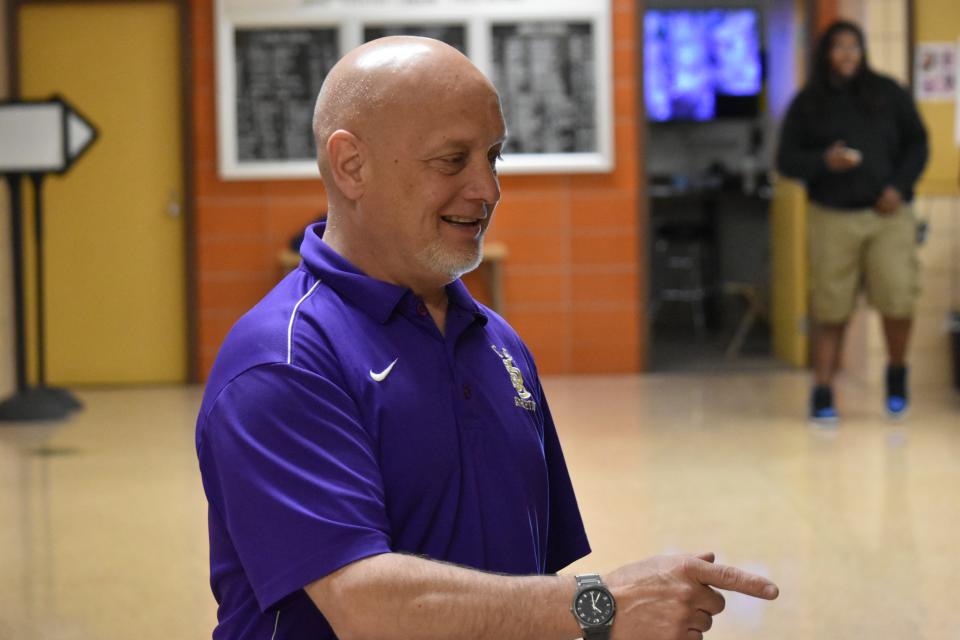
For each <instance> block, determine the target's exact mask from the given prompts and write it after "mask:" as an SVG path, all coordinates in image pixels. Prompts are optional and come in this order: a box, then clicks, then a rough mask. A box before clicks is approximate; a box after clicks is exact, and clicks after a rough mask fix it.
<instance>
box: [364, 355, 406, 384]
mask: <svg viewBox="0 0 960 640" xmlns="http://www.w3.org/2000/svg"><path fill="white" fill-rule="evenodd" d="M399 359H400V358H396V359H395V360H394V361H393V362H391V363H390V365H389V366H387V368H386V369H384V370H383V371H381V372H380V373H374V372H373V369H370V379H371V380H373V381H374V382H383V381H384V380H386V378H387V376H388V375H390V372H391V371H393V365H395V364H397V360H399Z"/></svg>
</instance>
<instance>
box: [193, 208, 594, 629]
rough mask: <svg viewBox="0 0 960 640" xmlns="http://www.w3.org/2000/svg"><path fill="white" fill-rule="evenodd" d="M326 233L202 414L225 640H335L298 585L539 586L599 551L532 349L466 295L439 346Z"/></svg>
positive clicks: (308, 245) (419, 307) (408, 297)
mask: <svg viewBox="0 0 960 640" xmlns="http://www.w3.org/2000/svg"><path fill="white" fill-rule="evenodd" d="M323 231H324V224H323V223H320V224H316V225H313V226H311V227H309V228H308V229H307V232H306V237H305V238H304V242H303V245H302V247H301V253H302V254H303V263H302V264H301V266H300V267H299V268H298V269H297V270H295V271H294V272H293V273H291V274H290V275H288V276H287V277H286V278H284V279H283V281H281V282H280V284H278V285H277V286H276V288H274V289H273V291H271V292H270V293H269V294H267V296H266V297H265V298H264V299H263V300H262V301H261V302H260V303H259V304H257V306H255V307H254V308H253V309H252V310H251V311H250V312H249V313H247V314H246V315H245V316H244V317H243V318H241V319H240V321H239V322H237V324H236V325H235V326H234V327H233V329H232V330H231V332H230V334H229V335H228V336H227V339H226V341H225V342H224V345H223V347H222V348H221V350H220V354H219V355H218V357H217V361H216V364H215V365H214V367H213V371H212V373H211V375H210V380H209V382H208V383H207V387H206V392H205V394H204V398H203V404H202V406H201V409H200V416H199V418H198V421H197V454H198V456H199V460H200V470H201V472H202V476H203V485H204V489H205V491H206V494H207V499H208V502H209V527H210V582H211V586H212V588H213V593H214V596H215V597H216V599H217V603H218V604H219V610H218V620H219V624H218V626H217V628H216V630H215V631H214V633H213V635H214V637H215V638H230V639H231V640H237V639H241V638H258V639H262V640H268V639H270V638H277V639H278V640H279V639H282V640H295V639H300V638H303V639H304V640H306V639H308V638H309V639H310V640H316V639H318V638H321V639H322V638H334V637H335V636H334V634H333V632H332V631H331V629H330V627H329V625H328V624H327V623H326V621H325V620H324V618H323V616H322V615H321V614H320V612H319V611H318V610H317V608H316V607H315V606H314V605H313V603H312V602H311V601H310V599H309V598H308V597H307V595H306V594H305V592H304V591H303V587H304V586H306V585H307V584H309V583H311V582H313V581H315V580H318V579H320V578H322V577H324V576H326V575H328V574H329V573H331V572H333V571H335V570H337V569H339V568H340V567H343V566H344V565H347V564H349V563H351V562H353V561H355V560H359V559H361V558H365V557H368V556H372V555H376V554H380V553H387V552H405V553H414V554H418V555H422V556H427V557H430V558H434V559H438V560H444V561H448V562H454V563H458V564H462V565H466V566H470V567H475V568H477V569H483V570H487V571H496V572H503V573H510V574H542V573H554V572H556V571H558V570H560V569H561V568H563V567H565V566H566V565H568V564H569V563H571V562H573V561H574V560H577V559H578V558H581V557H583V556H584V555H586V554H587V553H589V552H590V548H589V545H588V543H587V538H586V535H585V533H584V530H583V523H582V521H581V518H580V512H579V510H578V508H577V503H576V499H575V497H574V493H573V488H572V486H571V484H570V478H569V476H568V474H567V468H566V465H565V463H564V460H563V454H562V452H561V450H560V443H559V440H558V439H557V433H556V430H555V428H554V424H553V420H552V418H551V417H550V410H549V409H548V407H547V402H546V399H545V398H544V395H543V389H542V388H541V387H540V381H539V379H538V377H537V371H536V367H535V366H534V364H533V358H532V357H531V355H530V353H529V352H528V351H527V349H526V347H525V346H524V344H523V343H522V342H521V341H520V338H519V337H518V336H517V334H516V333H515V332H514V331H513V330H512V329H511V328H510V327H509V326H508V325H507V323H506V322H504V320H503V319H502V318H501V317H500V316H498V315H497V314H495V313H493V312H492V311H490V310H489V309H486V308H485V307H483V306H482V305H480V304H478V303H477V302H476V301H475V300H473V298H472V297H471V296H470V294H469V293H468V292H467V289H466V288H465V287H464V286H463V284H462V283H461V282H460V281H456V282H454V283H453V284H451V285H449V286H448V287H447V293H448V296H449V300H450V307H449V311H448V313H447V326H446V332H445V335H441V333H440V332H439V331H438V330H437V327H436V325H435V324H434V323H433V320H432V319H431V317H430V315H429V313H428V312H427V310H426V307H425V306H424V305H423V302H422V300H420V299H419V298H418V297H417V296H416V295H414V294H413V292H411V291H410V290H409V289H404V288H402V287H398V286H395V285H392V284H388V283H386V282H382V281H379V280H374V279H373V278H369V277H367V276H366V275H364V274H363V273H362V272H361V271H359V270H358V269H357V268H356V267H354V266H352V265H351V264H350V263H349V262H347V261H346V260H345V259H344V258H342V257H341V256H339V255H338V254H337V253H336V252H334V251H333V250H332V249H331V248H330V247H329V246H328V245H326V244H325V243H324V242H323V240H321V236H322V235H323Z"/></svg>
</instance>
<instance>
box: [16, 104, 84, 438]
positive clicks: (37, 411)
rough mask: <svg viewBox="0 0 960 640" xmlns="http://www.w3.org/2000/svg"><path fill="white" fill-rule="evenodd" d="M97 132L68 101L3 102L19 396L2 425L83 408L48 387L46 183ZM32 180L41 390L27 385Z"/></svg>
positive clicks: (52, 417) (54, 416) (61, 391)
mask: <svg viewBox="0 0 960 640" xmlns="http://www.w3.org/2000/svg"><path fill="white" fill-rule="evenodd" d="M96 137H97V130H96V129H95V128H94V127H93V125H91V124H90V122H88V121H87V120H86V119H85V118H84V117H83V116H81V115H80V114H79V113H77V111H76V110H75V109H74V108H73V107H72V106H71V105H70V104H69V103H68V102H67V101H66V100H64V99H63V98H60V97H56V96H55V97H53V98H51V99H49V100H42V101H41V100H33V101H12V102H2V103H0V140H3V144H2V145H0V174H3V175H4V177H5V178H6V179H7V183H8V184H9V186H10V204H11V207H10V227H11V243H12V245H13V251H12V257H13V280H14V282H13V295H14V327H15V328H14V333H15V340H16V357H15V361H16V381H17V388H16V390H15V392H14V395H13V396H11V397H9V398H7V399H6V400H4V401H3V402H0V421H21V420H56V419H60V418H64V417H66V416H67V415H68V414H69V413H70V412H71V411H73V410H75V409H79V408H80V406H81V405H80V402H79V401H78V400H77V399H76V398H74V397H73V395H72V394H71V393H70V392H68V391H67V390H65V389H56V388H52V387H48V386H47V383H46V353H45V345H44V343H45V336H44V332H45V323H44V296H43V179H44V177H45V176H46V175H48V174H50V173H57V174H64V173H66V172H67V171H68V170H69V169H70V167H71V166H73V163H74V162H76V161H77V159H78V158H79V157H80V156H81V155H83V153H84V152H85V151H86V150H87V149H88V148H89V147H90V145H91V144H93V142H94V140H96ZM24 176H29V177H30V182H31V183H32V185H33V191H34V194H33V195H34V198H33V202H34V225H35V226H34V231H35V233H34V242H35V244H36V247H35V251H34V256H35V264H36V267H35V269H36V291H37V296H36V301H37V315H36V319H37V328H36V330H37V385H36V386H34V387H32V388H31V387H30V386H29V385H28V384H27V372H26V363H27V355H26V351H27V349H26V330H25V329H26V320H25V313H26V304H25V302H24V295H23V292H24V288H25V279H26V276H25V273H24V269H23V212H22V191H21V185H22V181H23V177H24Z"/></svg>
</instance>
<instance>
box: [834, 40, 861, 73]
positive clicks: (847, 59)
mask: <svg viewBox="0 0 960 640" xmlns="http://www.w3.org/2000/svg"><path fill="white" fill-rule="evenodd" d="M862 61H863V51H862V50H861V49H860V41H859V40H858V39H857V36H856V35H855V34H853V33H851V32H849V31H840V32H838V33H837V34H836V35H835V36H833V42H832V43H831V45H830V66H831V67H832V68H833V70H834V71H835V72H836V73H837V75H839V76H840V77H841V78H852V77H853V76H854V75H855V74H856V73H857V70H858V69H860V63H861V62H862Z"/></svg>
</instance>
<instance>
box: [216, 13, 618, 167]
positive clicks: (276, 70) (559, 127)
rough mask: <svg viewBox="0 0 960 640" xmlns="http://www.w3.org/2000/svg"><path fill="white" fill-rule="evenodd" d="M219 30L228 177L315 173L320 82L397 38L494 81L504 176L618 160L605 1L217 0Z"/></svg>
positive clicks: (220, 112) (221, 132)
mask: <svg viewBox="0 0 960 640" xmlns="http://www.w3.org/2000/svg"><path fill="white" fill-rule="evenodd" d="M216 28H217V50H216V56H217V60H216V70H217V74H216V80H217V134H218V141H217V145H218V165H219V171H220V175H221V176H222V177H223V178H226V179H271V178H311V177H316V176H317V175H318V171H317V167H316V159H315V157H316V151H315V149H314V142H313V134H312V131H311V121H312V117H313V108H314V102H315V100H316V96H317V93H318V91H319V90H320V85H321V84H322V83H323V79H324V78H325V77H326V74H327V73H328V72H329V70H330V68H331V67H332V66H333V64H334V63H335V62H336V61H337V60H338V59H339V58H340V56H342V55H343V54H344V53H345V52H347V51H349V50H351V49H353V48H354V47H356V46H358V45H360V44H362V43H363V42H366V41H369V40H373V39H375V38H379V37H382V36H387V35H400V34H407V35H421V36H428V37H432V38H436V39H438V40H442V41H444V42H447V43H448V44H450V45H451V46H453V47H456V48H457V49H459V50H460V51H462V52H463V53H465V54H466V55H467V56H469V57H470V59H471V60H473V62H474V64H476V65H477V66H478V67H479V68H480V69H481V70H482V71H483V72H484V73H486V74H487V75H488V76H489V77H490V79H491V80H492V81H493V83H494V85H496V87H497V90H498V91H499V92H500V97H501V101H502V103H503V111H504V118H505V119H506V121H507V130H508V140H507V144H506V147H505V150H504V159H503V161H502V163H501V164H500V165H499V168H500V171H501V173H585V172H596V173H599V172H606V171H610V170H611V169H612V168H613V122H612V121H613V114H612V111H613V105H612V98H611V74H612V63H611V41H610V39H611V35H610V7H609V0H303V1H297V0H218V3H217V27H216Z"/></svg>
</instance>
